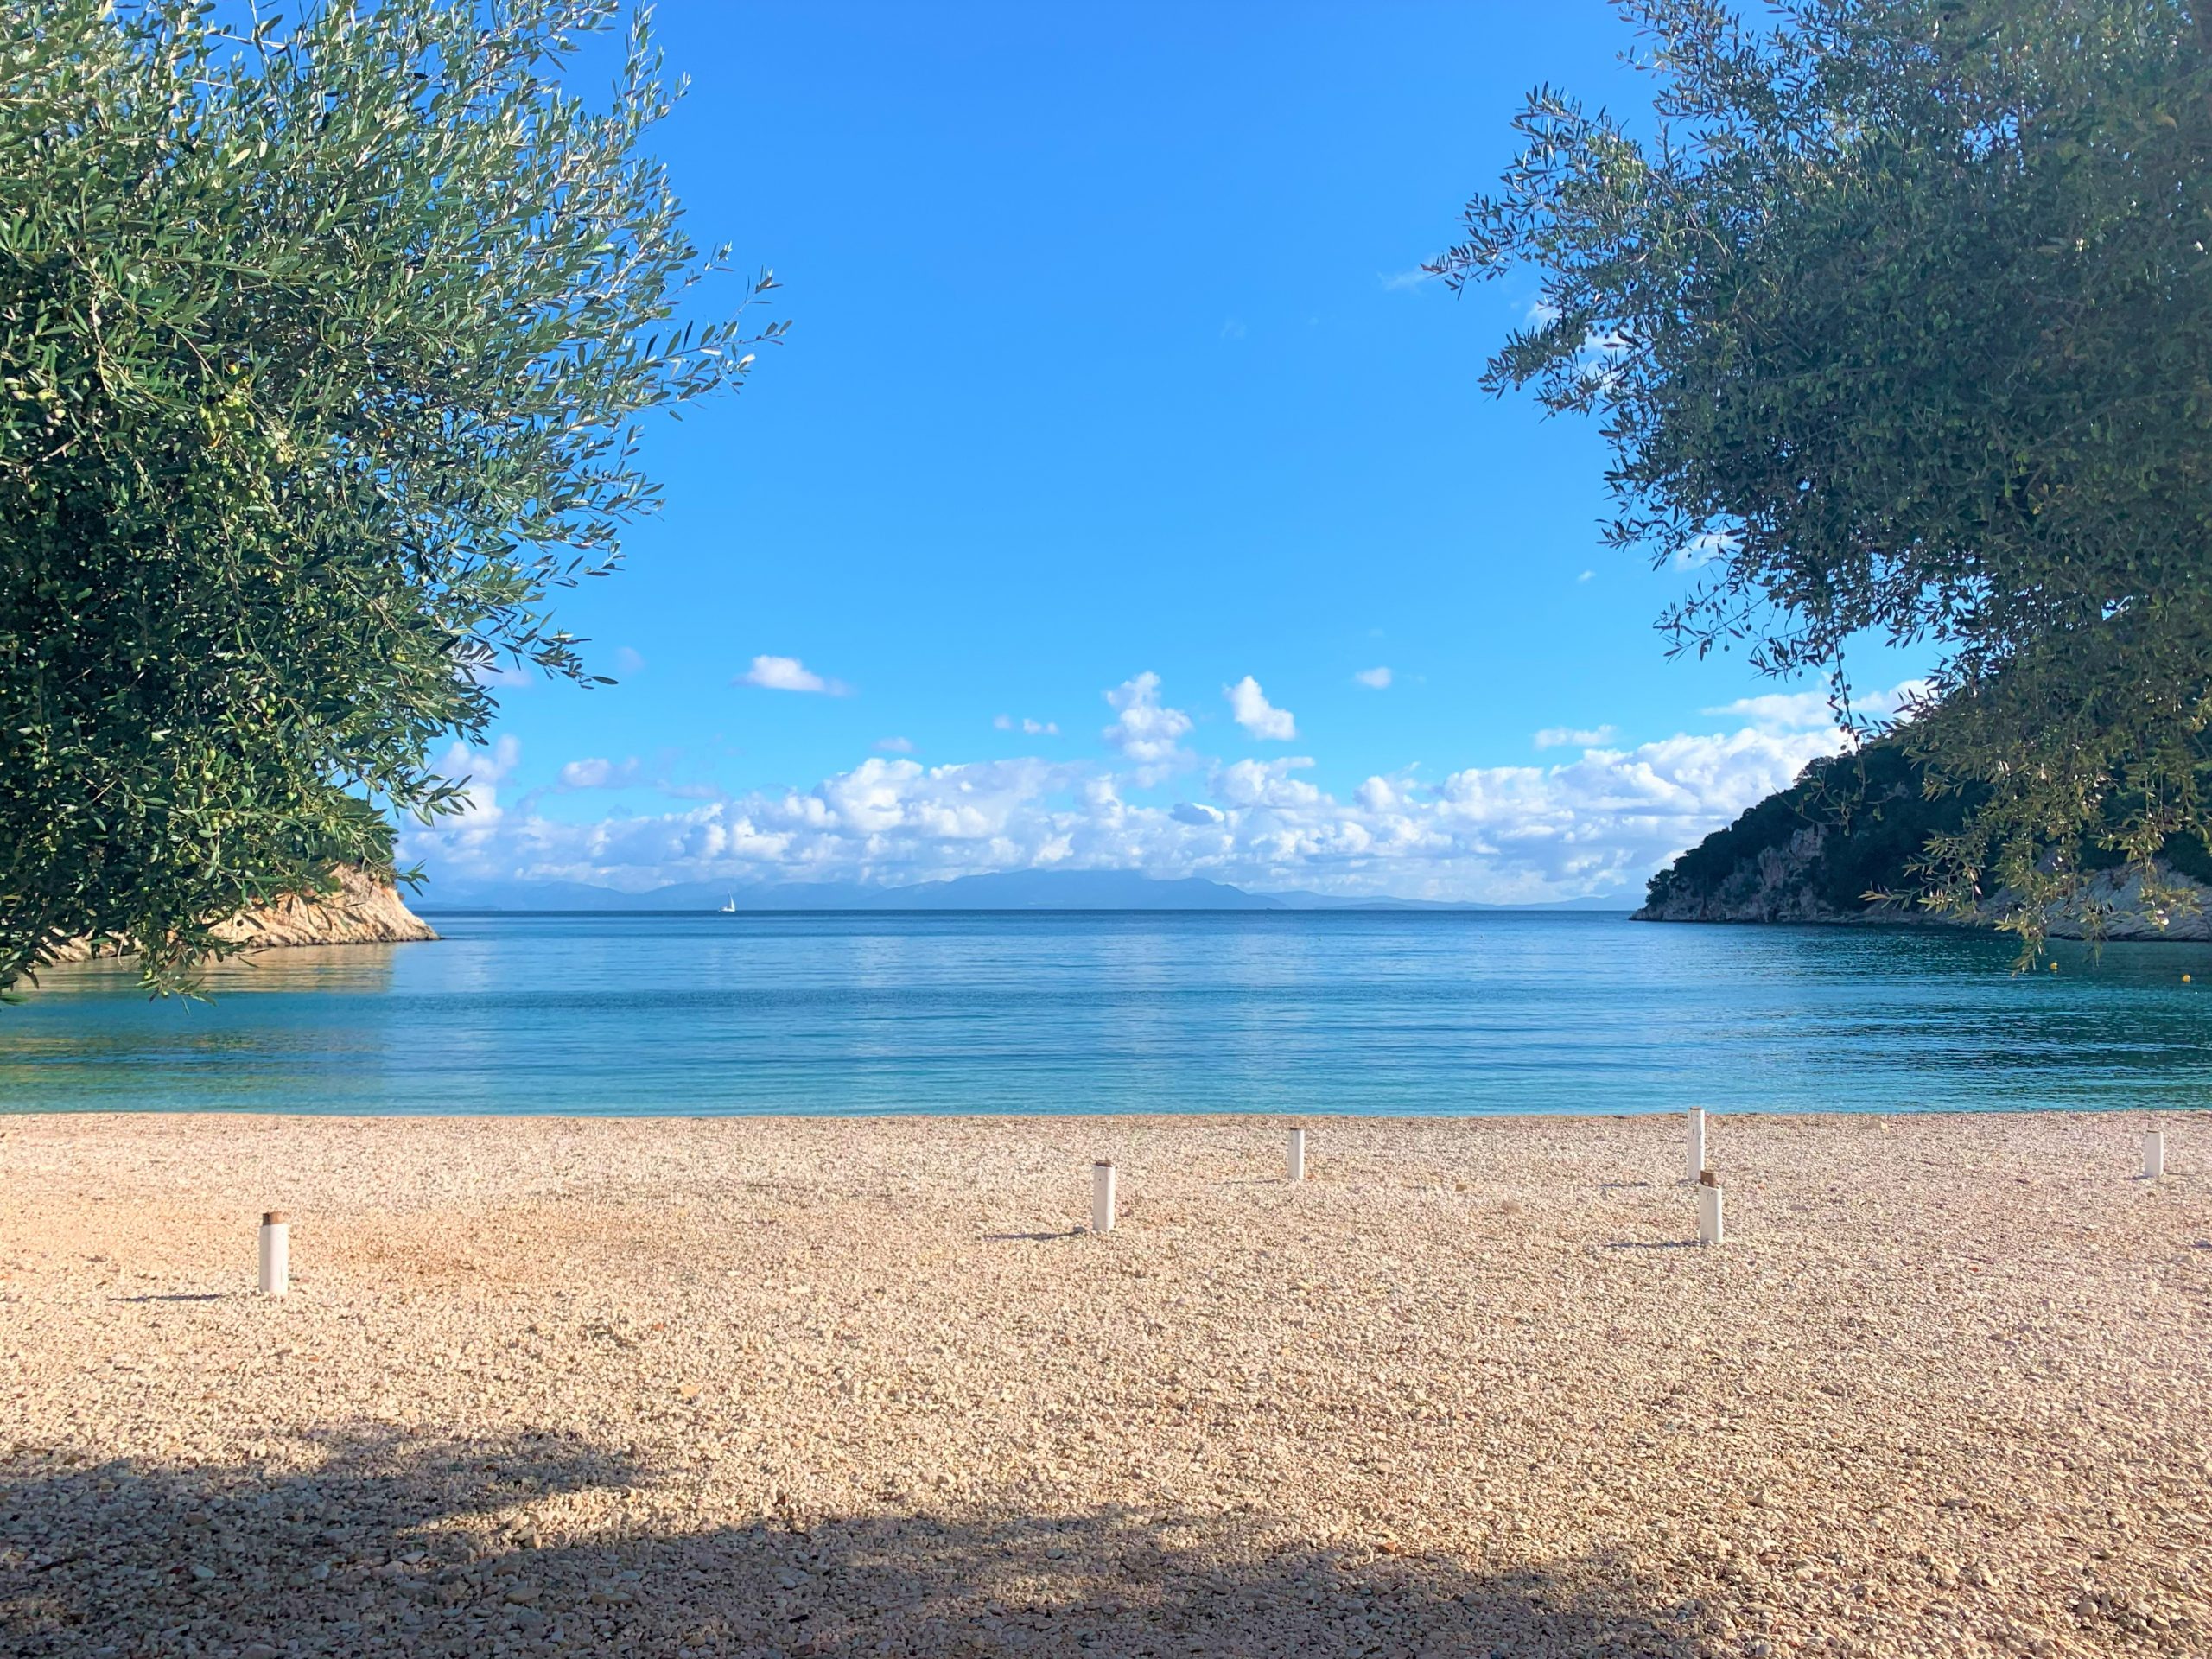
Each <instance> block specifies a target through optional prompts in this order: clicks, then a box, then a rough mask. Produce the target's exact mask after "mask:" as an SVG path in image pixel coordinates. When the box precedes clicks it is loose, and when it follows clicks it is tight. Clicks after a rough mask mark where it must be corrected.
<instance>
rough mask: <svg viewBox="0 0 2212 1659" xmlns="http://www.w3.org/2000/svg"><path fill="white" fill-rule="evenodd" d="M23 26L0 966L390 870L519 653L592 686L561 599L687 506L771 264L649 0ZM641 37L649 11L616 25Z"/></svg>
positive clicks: (4, 186)
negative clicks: (719, 290) (763, 271)
mask: <svg viewBox="0 0 2212 1659" xmlns="http://www.w3.org/2000/svg"><path fill="white" fill-rule="evenodd" d="M244 15H245V16H247V18H248V22H247V23H246V25H245V26H244V27H242V28H241V29H238V30H236V31H232V30H227V29H226V28H224V27H223V26H222V22H223V20H224V19H226V18H228V17H230V16H232V9H230V8H225V9H224V10H222V11H220V12H218V11H217V10H215V9H214V8H212V7H210V6H208V5H206V4H202V3H195V0H143V3H136V4H126V5H122V6H113V5H109V4H105V3H101V0H18V3H16V4H15V5H13V6H10V7H9V8H6V9H5V15H4V16H0V988H5V987H6V986H7V985H10V984H11V983H14V982H17V981H18V980H20V979H21V978H22V976H24V975H25V974H27V973H29V972H30V971H32V970H34V969H35V967H36V966H37V964H38V963H40V962H41V960H43V959H45V958H46V957H48V956H50V955H51V954H52V953H53V951H54V949H55V947H56V945H57V944H58V943H59V942H60V941H62V940H65V939H68V938H85V937H93V938H105V939H109V940H112V941H114V942H116V943H117V944H119V945H121V946H124V947H127V948H130V949H132V950H136V951H137V953H138V954H139V956H140V957H141V958H142V959H143V963H144V966H145V969H146V972H147V975H148V977H149V981H150V982H153V983H156V984H157V985H162V986H168V985H172V984H175V983H179V982H186V981H188V978H189V976H190V971H191V967H192V964H193V963H195V962H196V961H199V960H200V959H202V958H203V957H206V956H207V955H208V954H209V953H211V952H214V951H219V950H221V949H222V948H223V946H222V944H221V941H220V940H219V938H218V937H217V935H216V933H215V931H214V930H215V929H216V928H217V927H218V926H219V925H220V924H221V923H222V922H223V921H224V920H225V919H226V918H229V917H231V916H232V915H235V914H236V913H237V912H239V911H240V910H241V909H242V908H245V907H246V906H251V905H252V904H254V903H256V902H258V901H263V900H266V899H272V898H275V897H278V896H281V895H285V894H291V893H309V892H314V891H315V890H317V889H318V888H319V887H321V885H322V884H323V883H324V882H325V881H326V880H327V876H328V873H329V872H330V870H331V869H332V868H333V867H334V865H335V864H337V863H339V862H340V861H359V862H365V863H367V864H370V865H372V866H385V867H388V866H389V863H390V861H391V852H392V829H391V819H392V815H395V814H401V813H412V814H418V815H435V814H437V813H439V812H442V811H445V810H451V809H452V808H453V807H454V805H455V804H456V796H457V793H458V786H457V785H456V784H455V783H454V782H453V781H451V780H448V779H442V778H440V777H439V776H437V775H436V773H435V771H434V770H433V769H432V768H431V766H429V765H428V764H427V762H426V758H425V757H426V756H427V755H428V753H429V748H430V746H431V744H432V743H433V742H434V741H435V740H437V739H439V738H441V737H443V736H448V735H458V736H460V737H463V738H479V737H480V736H481V734H483V731H484V729H485V727H486V722H487V721H488V720H489V719H490V717H491V715H492V714H493V697H492V694H491V690H490V689H489V684H488V681H489V672H488V671H490V670H492V669H493V668H494V667H496V666H499V665H500V664H517V663H519V664H535V665H536V666H537V668H538V669H540V670H543V671H546V672H547V673H549V674H551V675H553V676H556V677H565V678H567V679H570V680H575V681H582V682H589V681H591V680H593V679H594V678H595V676H593V675H591V674H590V673H589V672H588V670H587V667H586V665H585V663H584V661H583V659H582V656H581V655H580V653H579V652H578V646H579V645H580V644H581V643H582V642H581V641H580V640H578V639H575V638H574V637H572V636H571V635H570V634H569V633H567V632H564V631H563V630H562V629H561V628H560V627H559V626H557V625H556V621H555V620H554V617H553V614H552V610H551V601H552V599H553V598H554V596H555V595H556V590H558V589H560V588H563V587H564V586H568V585H571V584H574V583H575V582H577V581H578V580H579V579H580V578H582V577H584V576H595V575H606V574H607V573H608V572H609V571H611V570H612V569H614V568H615V566H616V564H617V563H618V562H619V558H620V542H619V536H620V531H621V529H622V527H623V526H624V525H625V524H626V523H628V522H630V521H631V520H632V519H634V518H635V517H636V516H637V515H638V514H639V513H640V512H645V511H646V510H648V509H649V508H650V507H651V506H652V505H653V501H654V492H653V488H652V484H651V483H650V481H649V480H648V479H647V478H646V477H645V474H644V473H643V472H642V471H641V470H640V466H639V456H638V452H637V442H638V421H639V417H640V416H643V415H645V413H646V412H647V411H650V410H655V409H659V408H666V407H671V406H674V405H677V404H683V403H685V402H687V401H689V400H691V399H693V398H696V397H702V396H703V395H705V394H707V393H709V392H711V391H715V389H717V388H724V387H728V386H731V385H734V384H735V383H737V382H738V381H739V380H741V378H743V376H744V375H745V374H746V372H747V370H748V369H749V368H750V367H751V365H752V364H753V353H752V352H751V351H750V350H749V349H748V347H749V346H753V345H754V344H757V343H758V342H760V341H762V340H774V339H777V338H779V337H780V335H781V334H782V332H783V325H781V324H771V325H768V326H766V327H760V328H758V329H753V328H750V327H748V326H747V308H748V307H749V306H750V305H751V304H752V303H753V300H754V299H755V297H757V296H758V294H759V293H760V291H761V290H764V289H767V288H769V287H771V286H772V283H771V282H770V281H769V279H768V278H767V277H765V276H764V277H760V278H759V279H757V281H754V282H753V283H747V284H743V285H741V288H740V289H739V290H738V293H737V295H736V296H735V299H734V302H733V303H731V304H729V305H727V306H725V307H724V308H722V313H721V315H718V316H717V317H716V319H715V320H713V321H705V322H696V321H685V320H684V318H683V316H682V315H679V311H680V310H681V309H684V308H686V296H687V293H688V292H689V290H690V289H691V288H692V287H693V285H694V284H695V283H698V282H700V281H701V280H702V279H704V278H707V277H710V276H714V275H716V274H718V273H721V272H722V271H723V270H726V268H727V252H726V251H721V252H715V253H702V252H701V251H699V250H698V249H696V248H695V247H694V245H692V243H691V242H690V240H689V239H688V238H687V237H686V235H685V233H684V231H683V228H682V222H681V214H680V211H679V207H678V204H677V201H676V200H675V198H674V197H673V196H672V195H671V192H670V189H669V186H668V181H667V179H666V176H665V174H664V169H663V168H661V167H660V166H659V165H658V163H656V162H654V161H652V159H650V157H649V156H646V155H645V153H644V152H643V150H642V149H641V147H640V146H641V141H642V140H643V139H644V138H645V135H646V132H647V130H648V129H649V128H650V127H651V126H652V124H654V123H655V122H656V121H658V119H660V118H662V117H663V116H664V115H665V114H666V113H667V111H668V110H669V108H670V105H671V99H672V98H673V97H674V96H675V95H676V93H677V92H678V91H679V90H680V88H678V87H676V86H671V84H670V83H669V82H668V81H667V80H666V79H665V78H664V74H663V72H662V68H661V65H660V61H659V59H658V54H657V53H656V52H655V50H654V49H653V48H652V45H651V43H650V41H648V39H647V36H646V33H645V28H644V26H643V22H642V20H641V19H631V20H629V22H628V24H627V31H628V32H627V41H626V50H625V51H624V52H623V53H622V54H621V60H620V70H619V73H617V75H616V76H615V79H614V85H613V89H612V97H611V98H610V99H606V100H604V101H594V100H591V99H585V98H583V97H582V96H579V95H578V94H577V93H576V92H575V91H573V90H572V89H571V87H570V86H569V83H568V79H566V78H565V75H566V72H568V71H569V68H570V67H571V66H572V64H573V61H574V56H573V54H575V51H576V50H577V48H578V47H579V43H580V41H582V37H583V36H585V35H588V34H592V33H595V32H600V31H611V30H613V29H617V28H619V27H620V26H621V25H622V24H623V22H624V19H623V18H622V17H620V16H618V14H617V11H616V8H615V0H450V3H448V0H376V3H374V4H358V5H356V4H349V3H346V0H310V3H308V5H307V6H306V9H305V10H303V11H302V12H301V13H300V14H299V15H298V16H296V18H294V19H293V20H291V21H289V22H283V23H280V22H276V21H273V20H259V19H255V18H253V17H252V16H251V14H244ZM610 44H613V37H611V36H610Z"/></svg>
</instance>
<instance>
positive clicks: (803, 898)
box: [409, 870, 1630, 916]
mask: <svg viewBox="0 0 2212 1659" xmlns="http://www.w3.org/2000/svg"><path fill="white" fill-rule="evenodd" d="M409 902H410V905H411V906H412V907H413V908H414V909H415V910H416V911H417V912H420V913H422V914H423V915H425V916H434V915H436V914H437V913H438V912H441V911H454V910H720V909H721V907H722V906H724V905H725V904H731V903H734V904H735V905H736V906H737V907H738V909H740V910H741V911H789V910H1622V911H1624V910H1627V909H1628V908H1630V900H1629V899H1625V898H1620V899H1567V900H1566V901H1564V902H1562V903H1557V904H1547V905H1471V904H1451V903H1445V902H1440V901H1438V900H1435V899H1344V898H1338V897H1335V896H1333V895H1331V894H1328V893H1248V892H1246V891H1245V890H1244V889H1243V888H1242V887H1230V886H1229V885H1228V884H1227V883H1226V882H1221V881H1207V880H1202V879H1200V878H1199V877H1198V876H1188V877H1185V879H1183V880H1179V881H1161V880H1154V879H1153V878H1152V877H1150V876H1147V875H1140V874H1136V873H1135V872H1134V871H1130V870H1007V871H1005V872H1002V873H1001V874H995V875H963V876H959V877H957V878H955V879H954V880H950V881H925V882H921V883H919V884H918V885H916V886H913V887H861V886H860V885H858V884H857V883H854V882H840V881H796V882H795V881H777V882H770V881H756V882H751V883H746V884H741V885H737V886H732V885H730V884H729V883H727V882H717V881H680V882H677V883H676V884H675V885H674V886H672V887H655V888H653V889H652V891H651V892H649V893H620V892H618V891H616V890H615V889H614V888H613V887H594V886H593V885H591V884H590V883H588V882H583V881H448V880H432V881H429V882H426V883H425V884H424V885H423V887H422V889H421V890H420V891H419V892H417V893H416V894H415V895H414V896H413V898H412V899H410V901H409Z"/></svg>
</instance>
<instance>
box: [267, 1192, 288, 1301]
mask: <svg viewBox="0 0 2212 1659" xmlns="http://www.w3.org/2000/svg"><path fill="white" fill-rule="evenodd" d="M291 1233H292V1230H291V1227H290V1225H289V1224H288V1223H287V1222H286V1221H285V1219H284V1212H283V1211H282V1210H271V1211H268V1212H267V1213H266V1214H264V1216H263V1217H261V1294H263V1295H264V1296H282V1295H283V1294H284V1293H285V1292H286V1291H287V1290H289V1289H290V1288H291V1285H292V1241H291Z"/></svg>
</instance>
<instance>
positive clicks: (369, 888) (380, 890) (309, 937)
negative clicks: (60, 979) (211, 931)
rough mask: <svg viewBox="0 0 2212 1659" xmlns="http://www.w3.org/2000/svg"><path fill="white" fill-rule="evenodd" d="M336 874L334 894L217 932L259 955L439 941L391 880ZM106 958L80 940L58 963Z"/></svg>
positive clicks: (266, 909) (285, 902)
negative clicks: (300, 947) (286, 948)
mask: <svg viewBox="0 0 2212 1659" xmlns="http://www.w3.org/2000/svg"><path fill="white" fill-rule="evenodd" d="M336 874H337V877H338V891H337V892H336V893H330V894H327V895H326V896H324V897H321V898H316V899H299V898H296V899H278V900H277V902H276V903H275V904H273V905H264V906H261V907H260V908H259V909H257V910H250V911H248V912H245V914H244V915H242V916H238V917H234V918H232V919H231V920H230V921H228V922H226V923H225V924H224V925H223V926H222V928H221V929H220V930H219V931H221V933H222V935H223V937H224V938H227V939H236V940H238V941H240V942H241V943H243V944H245V945H246V946H247V947H248V948H249V949H251V950H266V949H269V948H270V947H272V946H276V945H285V944H401V943H404V942H405V941H407V940H410V939H435V938H437V937H438V936H437V934H436V933H435V932H433V931H431V929H430V926H429V924H428V923H426V922H424V921H423V918H421V917H419V916H417V915H416V913H415V912H413V911H411V910H410V909H408V908H407V901H406V900H405V899H402V898H401V897H400V896H399V889H398V888H397V887H395V886H394V885H393V884H392V882H391V879H390V878H389V877H387V876H382V875H375V874H371V873H370V872H369V871H367V870H364V869H360V868H353V867H345V868H340V869H339V870H338V871H337V872H336ZM107 954H109V953H108V951H107V950H105V948H97V949H96V948H95V946H94V945H93V944H92V941H90V940H86V939H79V940H76V941H74V942H73V943H72V944H68V945H66V946H64V947H63V948H62V949H61V950H60V951H59V952H57V953H56V955H55V957H54V960H56V961H58V962H81V961H83V960H84V959H85V958H86V957H92V956H105V955H107Z"/></svg>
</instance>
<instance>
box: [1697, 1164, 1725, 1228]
mask: <svg viewBox="0 0 2212 1659" xmlns="http://www.w3.org/2000/svg"><path fill="white" fill-rule="evenodd" d="M1721 1237H1722V1234H1721V1230H1720V1183H1719V1181H1717V1180H1715V1179H1713V1177H1712V1176H1711V1175H1710V1174H1707V1175H1703V1176H1700V1178H1699V1179H1698V1184H1697V1242H1698V1243H1700V1244H1718V1243H1720V1240H1721Z"/></svg>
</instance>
